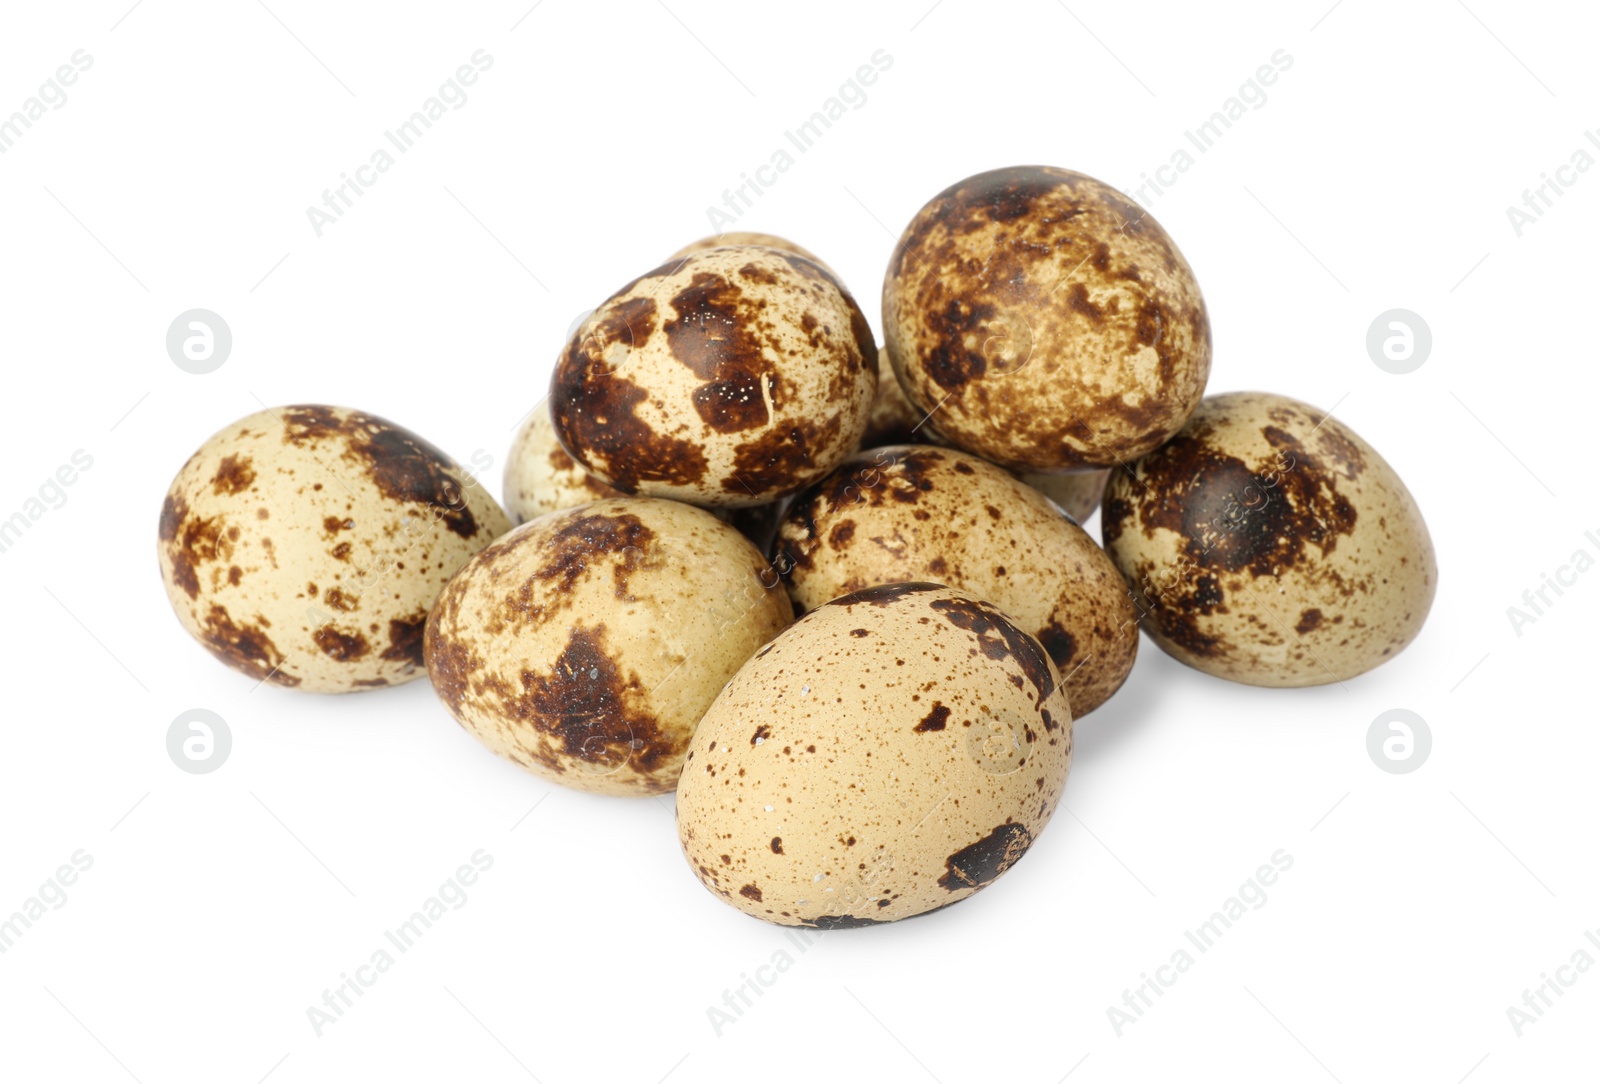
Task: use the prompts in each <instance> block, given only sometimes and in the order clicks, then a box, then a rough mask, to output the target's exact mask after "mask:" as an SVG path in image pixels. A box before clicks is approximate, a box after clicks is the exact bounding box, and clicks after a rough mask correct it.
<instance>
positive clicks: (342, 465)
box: [157, 405, 509, 692]
mask: <svg viewBox="0 0 1600 1084" xmlns="http://www.w3.org/2000/svg"><path fill="white" fill-rule="evenodd" d="M508 527H509V523H507V521H506V519H505V516H504V514H503V513H502V512H501V511H500V509H499V507H498V506H497V505H496V504H495V502H494V500H493V499H492V498H490V497H489V496H488V495H487V494H485V493H484V492H483V490H482V488H481V487H480V486H477V485H476V483H475V481H474V480H473V479H472V478H471V476H470V475H469V474H467V472H466V471H464V470H463V469H462V468H461V467H460V466H459V465H458V464H456V463H455V462H454V461H453V460H451V459H450V458H449V457H447V456H446V455H444V453H443V452H441V451H439V449H437V448H435V447H434V446H433V445H431V444H429V443H428V442H427V441H425V440H423V439H422V438H420V437H418V436H417V435H416V434H414V433H411V432H410V431H408V430H406V429H403V428H401V427H399V426H397V425H394V424H393V423H392V422H388V421H385V420H384V419H382V418H379V417H377V416H376V415H371V414H366V413H364V412H361V411H355V410H348V409H345V408H341V407H332V406H318V405H300V406H290V407H283V408H280V409H274V410H266V411H262V412H260V413H257V414H254V415H251V416H250V417H248V418H244V419H242V420H241V421H239V422H237V423H235V424H234V425H232V426H229V427H228V428H226V429H223V430H222V431H221V432H219V433H217V434H215V435H214V436H213V437H212V438H211V439H210V440H208V441H207V442H206V443H205V444H204V445H203V446H202V447H201V448H200V449H199V451H197V452H196V453H195V454H194V455H193V456H192V457H191V458H190V459H189V461H188V462H187V463H186V464H185V465H184V467H183V468H182V469H181V470H180V471H179V472H178V475H177V477H176V478H174V479H173V482H172V485H171V487H170V488H169V490H168V493H167V495H166V497H165V499H164V500H163V502H162V507H161V515H160V518H159V521H158V524H157V538H158V554H159V558H160V565H161V570H162V576H163V580H164V582H165V583H166V585H167V594H168V597H169V599H170V600H171V602H172V605H173V608H174V610H175V611H176V612H177V615H178V619H179V621H180V622H181V623H182V624H183V626H184V627H185V628H186V629H187V630H188V631H189V633H190V634H191V635H193V636H194V637H195V638H196V639H197V640H199V641H200V642H201V643H202V644H204V645H205V646H206V648H207V649H208V650H210V651H211V653H212V654H214V655H216V656H217V657H218V658H219V659H221V660H222V661H223V662H225V663H227V664H228V665H229V666H231V667H233V668H234V669H237V670H241V671H243V672H244V673H246V674H248V675H250V676H251V677H253V678H254V679H256V680H257V681H263V680H269V681H271V682H272V683H274V684H279V685H285V686H291V687H298V688H301V689H304V690H307V691H316V692H349V691H354V690H357V689H366V688H377V687H382V686H386V685H391V684H400V683H402V682H404V681H407V680H410V679H412V678H415V677H419V676H421V673H422V670H421V667H420V665H419V664H420V663H421V661H422V660H421V650H420V636H421V620H422V615H423V614H425V613H426V611H427V609H428V607H429V606H431V605H432V603H433V600H434V598H435V596H436V595H437V593H438V591H439V588H440V587H442V586H443V584H444V583H445V581H446V580H448V578H449V577H450V575H451V574H452V573H454V572H455V570H456V569H457V568H458V567H460V565H461V564H462V563H464V562H465V561H466V560H467V558H468V557H470V556H471V555H472V554H473V553H475V552H476V551H477V550H478V549H480V548H481V547H482V546H484V545H486V544H487V543H488V542H489V540H490V538H491V537H492V536H493V535H494V534H497V533H499V532H500V531H503V530H505V529H506V528H508ZM269 528H270V530H271V534H270V535H268V534H267V533H266V532H267V530H268V529H269ZM358 611H359V613H360V614H361V617H360V618H359V619H355V620H352V619H351V616H350V615H353V614H355V613H357V612H358ZM385 634H387V635H386V636H385Z"/></svg>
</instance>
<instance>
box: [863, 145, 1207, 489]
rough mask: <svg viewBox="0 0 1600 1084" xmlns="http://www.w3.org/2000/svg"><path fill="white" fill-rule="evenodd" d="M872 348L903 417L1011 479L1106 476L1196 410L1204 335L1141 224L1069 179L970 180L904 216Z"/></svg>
mask: <svg viewBox="0 0 1600 1084" xmlns="http://www.w3.org/2000/svg"><path fill="white" fill-rule="evenodd" d="M883 312H884V339H885V344H886V347H887V350H888V352H889V356H890V360H891V361H892V363H893V365H894V368H895V371H896V373H898V375H899V378H900V383H901V385H902V386H903V388H904V391H905V394H906V396H907V398H908V400H909V402H910V404H911V405H912V407H913V408H915V409H917V410H919V411H921V412H922V413H923V414H928V413H932V415H933V418H932V421H933V423H935V424H936V425H937V426H938V431H939V432H940V433H942V434H943V435H944V437H945V438H948V439H949V440H950V441H952V442H953V443H956V444H959V445H960V446H962V447H964V448H967V449H970V450H972V451H974V452H977V453H979V454H981V455H983V456H984V457H985V458H988V459H990V460H993V461H994V462H997V463H1001V464H1003V465H1005V466H1008V467H1011V468H1013V469H1017V470H1028V471H1043V472H1050V471H1062V470H1081V469H1085V468H1089V467H1114V466H1116V465H1118V464H1119V463H1121V462H1123V461H1126V460H1128V459H1131V458H1133V457H1136V456H1138V455H1141V454H1143V453H1145V452H1148V451H1150V450H1151V449H1153V448H1155V447H1157V446H1158V445H1160V444H1161V442H1162V441H1163V440H1165V439H1166V438H1167V437H1169V436H1170V435H1171V434H1172V433H1174V432H1175V431H1176V430H1177V429H1178V428H1179V427H1180V426H1181V425H1182V424H1183V421H1184V419H1185V418H1186V417H1187V416H1188V415H1189V413H1190V412H1191V411H1192V410H1193V409H1194V407H1195V405H1196V404H1197V403H1198V402H1199V400H1200V397H1201V395H1202V394H1203V392H1204V388H1205V382H1206V378H1207V375H1208V374H1209V371H1210V365H1211V328H1210V323H1209V320H1208V318H1207V316H1206V310H1205V303H1204V301H1203V300H1202V299H1201V296H1200V290H1199V287H1198V286H1197V285H1196V283H1195V280H1194V275H1193V273H1192V272H1191V271H1190V269H1189V267H1188V265H1187V264H1186V263H1185V262H1184V260H1183V257H1182V255H1181V254H1180V253H1179V252H1178V249H1177V247H1176V245H1174V244H1173V243H1172V240H1171V238H1169V237H1168V236H1167V235H1166V233H1165V231H1163V230H1162V229H1161V227H1160V226H1159V225H1157V224H1156V222H1155V220H1154V219H1152V218H1151V217H1149V214H1148V212H1146V211H1144V210H1143V209H1141V208H1138V207H1136V206H1134V205H1133V204H1131V203H1130V202H1128V201H1127V200H1126V199H1124V198H1123V197H1122V196H1121V194H1120V193H1118V192H1117V191H1116V190H1115V189H1113V188H1111V187H1109V186H1108V185H1105V184H1102V183H1101V182H1099V181H1096V180H1094V179H1093V178H1091V177H1087V176H1084V175H1083V174H1080V173H1074V172H1072V171H1070V170H1064V169H1055V168H1051V167H1047V166H1019V167H1012V168H1007V169H998V170H992V171H990V172H987V173H980V174H977V175H976V176H973V177H969V178H967V179H966V180H964V181H961V182H958V183H957V184H954V185H952V186H950V187H949V188H947V189H946V190H945V191H943V192H941V193H940V194H939V195H938V196H936V197H934V199H932V200H931V201H929V203H928V204H927V205H926V206H924V207H923V208H922V209H921V210H920V211H919V212H918V213H917V215H916V217H914V218H913V219H912V221H911V223H910V225H909V226H907V227H906V230H905V233H904V234H903V235H902V236H901V238H900V241H899V244H898V245H897V246H896V247H895V251H894V255H893V257H892V258H891V260H890V264H889V272H888V275H887V276H886V278H885V281H884V288H883Z"/></svg>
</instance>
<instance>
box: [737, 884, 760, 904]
mask: <svg viewBox="0 0 1600 1084" xmlns="http://www.w3.org/2000/svg"><path fill="white" fill-rule="evenodd" d="M739 895H741V896H743V897H744V898H745V899H747V900H755V901H756V902H757V903H760V902H761V889H759V888H757V887H756V886H755V885H745V886H744V887H743V888H741V889H739Z"/></svg>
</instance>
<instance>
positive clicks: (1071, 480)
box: [861, 347, 1110, 524]
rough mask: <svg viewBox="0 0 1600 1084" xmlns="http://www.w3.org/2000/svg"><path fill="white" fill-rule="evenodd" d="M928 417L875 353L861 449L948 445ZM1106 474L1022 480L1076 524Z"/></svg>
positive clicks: (1094, 502)
mask: <svg viewBox="0 0 1600 1084" xmlns="http://www.w3.org/2000/svg"><path fill="white" fill-rule="evenodd" d="M937 414H938V412H937V411H935V412H934V414H933V415H931V416H925V415H924V414H923V412H922V411H920V410H918V409H917V408H916V407H914V406H912V405H911V400H909V399H907V398H906V393H905V392H904V391H902V390H901V388H900V379H899V377H897V376H895V373H894V367H893V366H892V365H891V364H890V363H889V349H888V347H883V348H880V349H879V351H878V398H877V399H876V400H874V402H873V404H872V416H871V417H870V418H869V419H868V420H867V431H866V433H865V434H864V435H863V436H862V438H861V447H862V448H863V449H866V448H880V447H883V446H884V445H887V444H940V445H945V444H949V441H947V440H946V439H945V438H944V436H943V435H942V434H941V433H940V432H939V427H938V426H937V425H935V424H934V421H933V418H934V417H935V416H937ZM1109 474H1110V471H1103V470H1092V471H1075V472H1073V473H1071V474H1023V475H1020V477H1021V478H1022V480H1023V481H1024V482H1026V483H1027V484H1028V485H1030V486H1032V487H1033V488H1034V489H1037V490H1038V491H1039V492H1040V493H1043V494H1044V495H1045V496H1046V497H1049V498H1050V499H1051V500H1053V501H1055V502H1056V504H1058V505H1060V506H1061V509H1062V511H1064V512H1066V513H1067V515H1069V516H1071V517H1072V518H1073V519H1074V520H1075V521H1076V522H1078V523H1080V524H1081V523H1083V521H1084V520H1086V519H1088V518H1089V517H1090V516H1091V515H1093V514H1094V510H1095V509H1096V508H1098V507H1100V495H1101V493H1103V492H1104V491H1105V487H1106V477H1107V475H1109Z"/></svg>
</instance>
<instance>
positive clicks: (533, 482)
mask: <svg viewBox="0 0 1600 1084" xmlns="http://www.w3.org/2000/svg"><path fill="white" fill-rule="evenodd" d="M502 489H503V492H504V493H505V501H506V511H507V512H509V513H510V514H511V521H512V522H513V523H526V522H528V521H529V520H530V519H538V518H539V517H540V516H542V515H545V514H547V513H549V512H558V511H560V510H561V509H563V508H576V507H578V505H580V504H588V503H589V502H590V501H597V500H599V499H600V498H602V497H621V496H624V494H623V493H622V492H621V491H620V490H616V489H612V488H611V487H610V486H608V485H606V484H605V483H604V482H602V481H600V479H598V478H596V477H595V476H594V475H592V474H590V473H589V472H588V471H586V470H584V469H583V467H581V466H580V465H579V464H578V463H577V462H576V461H575V460H574V459H573V458H572V457H571V456H570V455H568V454H567V450H566V449H565V448H563V447H561V442H560V441H558V440H556V431H555V425H554V423H552V422H551V420H550V404H549V401H548V400H541V401H540V402H539V404H538V405H537V406H535V407H534V408H533V409H532V410H531V411H529V412H528V416H527V418H526V419H524V420H523V423H522V426H521V428H519V429H518V430H517V435H516V439H514V440H513V441H512V442H511V451H510V452H509V453H507V455H506V469H505V477H504V479H503V481H502Z"/></svg>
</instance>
